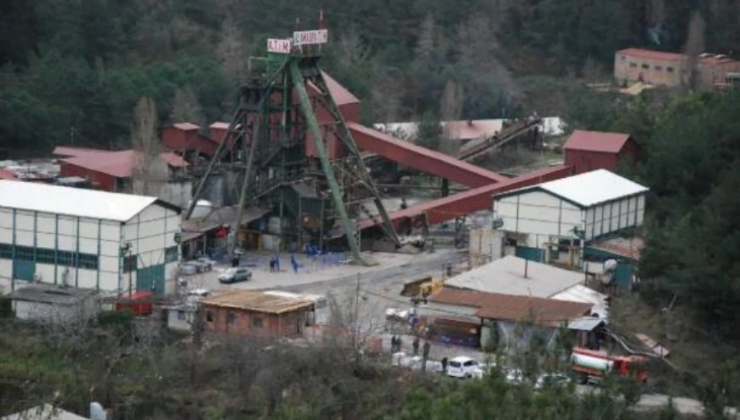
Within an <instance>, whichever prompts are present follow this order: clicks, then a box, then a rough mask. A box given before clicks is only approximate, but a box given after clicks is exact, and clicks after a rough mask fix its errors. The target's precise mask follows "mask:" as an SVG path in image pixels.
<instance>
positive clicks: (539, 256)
mask: <svg viewBox="0 0 740 420" xmlns="http://www.w3.org/2000/svg"><path fill="white" fill-rule="evenodd" d="M514 255H515V256H517V257H519V258H524V259H525V260H530V261H536V262H542V260H543V257H544V250H543V249H540V248H532V247H528V246H518V247H516V251H515V252H514Z"/></svg>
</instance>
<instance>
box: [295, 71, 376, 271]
mask: <svg viewBox="0 0 740 420" xmlns="http://www.w3.org/2000/svg"><path fill="white" fill-rule="evenodd" d="M289 67H290V75H291V78H292V79H293V86H294V87H295V90H296V92H297V93H298V98H299V99H300V102H301V108H302V109H303V114H304V116H305V117H306V123H307V124H308V129H309V131H310V132H311V136H312V137H313V140H314V143H315V144H316V151H317V152H318V153H319V161H320V162H321V168H322V169H323V171H324V175H325V176H326V180H327V182H328V184H329V190H330V191H331V195H332V198H333V199H334V206H335V208H336V210H337V213H339V220H340V223H341V224H342V229H343V230H344V234H345V236H346V238H347V242H348V244H349V248H350V252H351V253H352V258H353V260H354V261H355V262H356V263H360V264H363V265H369V264H368V263H367V262H365V261H363V260H362V258H361V257H360V247H359V244H358V243H357V242H355V241H354V236H355V226H354V223H352V221H351V220H350V219H349V214H348V213H347V208H346V207H345V206H344V202H343V201H342V192H341V191H340V189H339V184H338V183H337V179H336V177H335V176H334V170H333V169H332V166H331V162H330V161H329V155H328V154H327V151H326V145H325V144H324V141H323V136H322V135H321V130H320V129H319V122H318V120H317V119H316V115H315V114H314V113H313V108H312V107H311V101H310V99H309V97H308V92H307V91H306V83H305V80H304V78H303V74H302V73H301V69H300V67H299V66H298V61H297V60H291V61H290V65H289Z"/></svg>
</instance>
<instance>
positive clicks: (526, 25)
mask: <svg viewBox="0 0 740 420" xmlns="http://www.w3.org/2000/svg"><path fill="white" fill-rule="evenodd" d="M321 8H323V10H324V11H325V16H326V19H327V22H328V25H329V28H330V30H331V37H332V39H331V46H330V47H329V48H328V51H327V57H326V59H325V62H324V64H323V65H324V67H325V68H326V69H327V70H328V71H329V72H330V73H331V74H332V75H333V76H334V77H335V78H337V79H338V80H339V81H340V82H342V83H344V84H346V85H347V87H349V88H350V89H351V90H352V91H353V92H354V93H355V94H357V95H358V96H359V97H360V98H361V99H362V100H363V101H364V104H365V106H364V107H363V112H364V118H365V119H366V122H375V121H392V120H396V121H397V120H410V119H411V120H413V119H420V118H421V117H422V116H423V115H425V114H428V115H432V116H435V115H437V116H438V114H439V107H440V105H439V103H440V97H441V96H442V92H443V90H444V88H445V85H446V84H447V82H448V80H452V81H454V82H455V83H456V84H458V85H459V86H461V87H462V92H463V96H462V98H463V106H462V109H461V111H460V117H461V118H497V117H504V116H512V115H515V114H517V113H522V112H530V111H532V110H537V111H538V112H539V113H540V115H544V114H550V115H566V114H568V112H569V110H568V109H567V108H568V107H569V106H570V107H572V106H573V105H570V104H568V103H566V101H564V100H563V99H562V98H563V97H564V96H573V94H572V91H573V90H574V89H578V84H577V83H576V84H574V83H572V82H573V81H574V79H576V80H577V79H589V78H604V79H606V80H609V75H608V74H609V73H608V70H609V69H610V67H611V65H612V59H613V54H614V51H615V50H617V49H619V48H623V47H628V46H647V47H651V48H657V49H665V50H673V51H677V50H681V49H683V48H684V45H685V42H686V38H687V31H688V24H689V19H690V16H691V12H692V11H697V12H698V13H700V14H701V16H703V19H704V22H705V25H704V32H705V33H704V36H703V43H704V44H705V46H706V49H707V50H711V51H715V52H723V53H731V52H733V51H734V50H735V49H736V48H737V46H738V45H740V27H738V25H736V23H737V16H738V12H739V11H740V6H738V2H737V1H735V0H710V1H699V0H682V1H665V0H637V1H635V0H603V1H590V0H589V1H584V0H558V1H552V0H524V1H513V0H495V1H491V0H454V1H453V0H433V1H427V0H424V1H419V0H416V1H414V0H410V1H403V2H395V1H388V0H363V1H359V0H349V1H344V0H343V1H338V0H322V1H318V0H309V1H300V2H297V1H291V0H269V1H268V0H161V1H155V0H126V1H123V0H86V1H81V0H76V1H56V0H38V1H33V2H28V1H21V0H9V1H4V2H2V3H1V4H0V69H1V70H0V115H1V116H2V119H0V148H11V149H16V148H22V149H27V150H28V149H30V150H35V149H42V150H48V149H49V148H51V147H52V146H53V145H56V144H68V143H72V142H73V143H75V144H78V145H99V146H105V147H115V146H116V145H119V146H120V145H124V144H128V142H129V139H128V131H129V126H130V121H131V116H132V110H133V108H134V105H135V102H136V100H137V99H138V98H139V97H141V96H143V95H148V96H151V97H153V98H154V100H155V102H156V105H157V109H158V112H159V116H160V120H161V121H160V122H161V123H167V122H168V121H170V120H173V119H183V118H188V119H197V120H200V121H201V122H211V121H214V120H216V119H223V118H226V117H225V115H227V114H228V112H229V109H230V107H229V105H230V104H231V103H232V101H233V95H234V93H233V92H234V87H235V86H236V85H237V84H238V81H239V80H240V79H241V78H243V77H244V75H245V72H246V69H247V62H248V57H249V56H250V54H257V53H259V52H260V51H262V50H263V49H264V41H265V39H266V38H267V37H286V36H289V35H290V33H291V32H292V31H293V30H294V29H295V27H296V18H298V19H300V24H301V26H302V28H303V29H310V28H313V27H316V25H317V20H318V11H319V10H320V9H321ZM604 70H607V72H606V73H604ZM566 88H567V89H570V90H569V91H566V93H563V89H566ZM568 92H570V95H569V94H568Z"/></svg>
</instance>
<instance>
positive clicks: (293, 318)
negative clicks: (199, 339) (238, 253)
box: [200, 290, 315, 338]
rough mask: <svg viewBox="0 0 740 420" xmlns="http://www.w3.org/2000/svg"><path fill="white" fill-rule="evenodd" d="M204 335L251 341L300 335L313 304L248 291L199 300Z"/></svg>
mask: <svg viewBox="0 0 740 420" xmlns="http://www.w3.org/2000/svg"><path fill="white" fill-rule="evenodd" d="M200 304H201V305H202V307H203V311H202V316H203V317H204V318H205V319H204V320H203V321H204V325H205V327H206V331H208V332H213V333H227V334H231V335H238V336H248V337H255V338H278V337H295V336H299V335H302V334H303V332H304V330H305V328H306V324H307V323H308V320H309V319H310V317H309V312H311V311H313V310H314V305H315V304H314V302H312V301H308V300H302V299H297V298H290V297H283V296H276V295H271V294H267V293H264V292H258V291H252V290H232V291H229V292H225V293H223V294H220V295H216V296H213V297H208V298H205V299H202V300H201V301H200Z"/></svg>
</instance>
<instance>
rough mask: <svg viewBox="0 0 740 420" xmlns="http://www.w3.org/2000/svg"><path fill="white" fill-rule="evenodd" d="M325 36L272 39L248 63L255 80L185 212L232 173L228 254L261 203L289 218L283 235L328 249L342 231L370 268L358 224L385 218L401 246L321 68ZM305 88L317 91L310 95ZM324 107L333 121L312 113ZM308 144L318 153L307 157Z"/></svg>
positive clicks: (390, 233) (390, 234)
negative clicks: (249, 210)
mask: <svg viewBox="0 0 740 420" xmlns="http://www.w3.org/2000/svg"><path fill="white" fill-rule="evenodd" d="M317 33H318V34H317ZM305 34H308V35H311V36H312V37H311V36H309V37H306V36H302V35H305ZM327 38H328V33H326V30H325V29H324V30H319V31H304V32H296V33H295V34H294V37H293V40H292V42H291V40H268V55H267V57H253V58H251V59H250V61H249V78H248V80H247V82H246V83H245V84H244V86H242V87H241V89H240V92H239V100H238V105H237V106H236V109H235V111H234V114H233V118H232V120H231V122H230V123H229V128H228V130H227V131H226V133H225V134H224V136H223V138H222V139H220V142H219V145H218V148H217V150H216V153H215V155H214V156H213V158H212V159H211V161H210V162H209V164H208V167H207V168H206V170H205V172H204V174H203V177H202V178H201V180H200V182H199V183H198V186H197V188H196V191H195V194H194V197H193V200H192V202H191V204H190V206H189V207H188V209H187V212H186V219H188V218H190V216H191V215H192V212H193V209H194V207H195V205H196V203H197V201H198V200H199V199H200V198H201V197H203V194H204V192H205V190H206V189H207V188H208V187H207V186H208V185H209V182H208V180H209V177H210V176H212V175H213V174H214V173H224V172H233V173H234V177H233V179H236V180H237V181H236V184H237V185H236V187H237V188H236V191H237V196H238V205H237V206H238V207H237V209H238V210H237V213H238V214H237V216H236V218H235V220H234V222H233V223H234V224H233V226H232V228H231V232H232V233H233V234H232V235H230V241H229V250H230V251H233V250H234V248H235V247H236V246H238V245H239V244H238V241H239V235H238V234H236V233H237V232H238V230H239V225H240V222H241V220H242V213H243V211H244V209H245V207H248V206H249V207H251V206H255V205H260V206H266V207H269V208H271V209H272V214H273V215H276V216H278V217H280V219H281V220H284V219H286V218H287V219H289V220H290V222H291V223H290V226H291V228H290V229H288V231H286V232H284V233H283V235H289V236H291V237H292V238H293V242H294V243H297V244H305V243H312V244H315V245H318V246H319V247H321V248H323V246H324V243H325V241H326V240H327V238H328V237H329V234H330V232H331V231H332V230H334V229H336V228H340V229H341V230H342V231H343V232H345V235H344V237H345V238H346V242H347V243H346V246H347V247H348V248H349V250H350V252H351V255H352V258H353V260H354V261H355V262H358V263H362V264H369V263H368V262H366V261H363V260H362V259H361V258H360V237H359V229H358V226H357V224H358V221H359V220H360V219H361V218H368V217H371V218H372V217H380V218H381V219H382V221H383V223H382V227H383V231H384V232H385V235H386V236H387V237H388V238H390V239H391V240H392V241H393V242H394V243H395V244H396V245H397V246H400V241H399V238H398V236H397V234H396V232H395V229H394V227H393V224H392V223H391V220H390V218H389V216H388V213H387V211H386V210H385V208H384V207H383V203H382V202H381V197H380V195H379V193H378V190H377V188H376V187H375V184H374V182H373V180H372V179H371V177H370V172H369V171H368V169H367V168H366V166H365V163H364V161H363V159H362V157H361V156H360V151H359V149H358V148H357V145H356V144H355V142H354V140H353V139H352V136H351V134H350V131H349V129H348V128H347V125H346V123H345V121H344V118H343V116H342V114H341V112H340V109H339V107H338V106H337V104H336V103H335V101H334V99H333V98H332V96H331V94H330V91H329V88H328V86H327V83H326V81H325V80H324V76H323V74H322V72H321V69H320V67H319V60H320V58H321V43H322V42H321V40H322V39H323V40H326V39H327ZM311 39H313V40H317V39H318V40H319V41H318V42H312V41H311ZM306 40H308V42H306ZM324 42H325V41H324ZM271 47H272V48H271ZM269 50H272V51H269ZM307 86H310V87H311V90H312V93H315V94H312V95H310V94H309V91H308V89H307ZM319 107H320V108H322V109H323V110H324V111H325V114H326V115H328V121H327V118H326V117H323V118H322V122H321V123H320V122H319V120H318V119H317V116H316V114H315V112H314V110H315V109H317V108H319ZM308 142H311V146H312V153H307V150H308V149H307V143H308ZM329 145H331V148H332V149H331V153H330V151H329V150H328V146H329ZM370 203H373V204H374V205H375V207H376V208H377V212H376V213H375V216H372V215H371V214H372V213H371V212H370V210H369V208H368V205H370Z"/></svg>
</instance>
